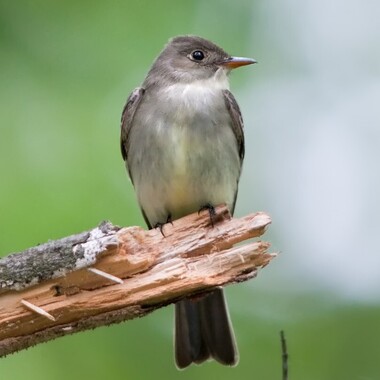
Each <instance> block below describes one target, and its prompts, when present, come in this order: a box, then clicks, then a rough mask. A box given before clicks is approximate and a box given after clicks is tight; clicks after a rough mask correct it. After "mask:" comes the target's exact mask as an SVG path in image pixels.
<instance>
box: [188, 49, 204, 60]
mask: <svg viewBox="0 0 380 380" xmlns="http://www.w3.org/2000/svg"><path fill="white" fill-rule="evenodd" d="M191 57H192V58H193V59H194V60H196V61H202V59H204V57H205V55H204V53H203V51H201V50H195V51H193V52H192V53H191Z"/></svg>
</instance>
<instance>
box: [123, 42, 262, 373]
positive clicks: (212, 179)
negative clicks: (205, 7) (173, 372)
mask: <svg viewBox="0 0 380 380" xmlns="http://www.w3.org/2000/svg"><path fill="white" fill-rule="evenodd" d="M253 63H256V61H255V60H254V59H251V58H243V57H234V56H231V55H230V54H228V53H227V52H225V51H224V50H223V49H222V48H220V47H219V46H217V45H216V44H214V43H213V42H211V41H209V40H207V39H204V38H202V37H198V36H194V35H181V36H176V37H173V38H172V39H170V40H169V42H168V43H167V44H166V46H165V47H164V49H163V50H162V51H161V53H160V54H159V55H158V56H157V58H156V59H155V60H154V62H153V64H152V66H151V68H150V70H149V71H148V74H147V76H146V78H145V80H144V81H143V83H142V85H141V86H140V87H137V88H136V89H135V90H133V91H132V93H131V94H130V96H129V97H128V99H127V102H126V104H125V106H124V109H123V112H122V117H121V136H120V146H121V154H122V157H123V159H124V161H125V165H126V168H127V171H128V173H129V177H130V179H131V182H132V184H133V186H134V189H135V193H136V196H137V200H138V203H139V206H140V208H141V212H142V215H143V217H144V219H145V221H146V223H147V226H148V227H149V228H150V229H152V228H157V227H160V229H161V232H162V227H163V226H164V225H165V224H166V223H169V222H171V223H172V222H173V221H175V220H176V219H178V218H181V217H183V216H185V215H188V214H191V213H193V212H196V211H198V212H199V211H201V210H208V211H209V213H210V217H211V218H212V216H213V214H214V213H215V209H214V207H215V206H216V205H219V204H222V203H224V204H226V205H227V206H228V208H229V210H230V212H231V214H233V212H234V209H235V203H236V197H237V193H238V183H239V178H240V174H241V169H242V164H243V159H244V151H245V147H244V130H243V119H242V115H241V112H240V109H239V106H238V104H237V102H236V100H235V97H234V96H233V95H232V93H231V92H230V90H229V77H228V76H229V73H230V72H231V70H232V69H235V68H237V67H241V66H245V65H250V64H253ZM174 335H175V343H174V351H175V362H176V365H177V367H178V368H179V369H183V368H186V367H187V366H189V365H190V364H192V363H195V364H200V363H202V362H204V361H206V360H209V359H210V360H211V359H214V360H216V361H217V362H219V363H221V364H224V365H228V366H234V365H236V364H237V362H238V357H239V354H238V350H237V345H236V340H235V335H234V332H233V328H232V324H231V321H230V317H229V313H228V308H227V304H226V301H225V297H224V294H223V290H222V289H221V288H216V289H215V290H212V291H211V292H209V293H207V294H206V295H204V296H203V297H199V296H197V297H193V298H185V299H183V300H180V301H179V302H177V303H176V304H175V329H174Z"/></svg>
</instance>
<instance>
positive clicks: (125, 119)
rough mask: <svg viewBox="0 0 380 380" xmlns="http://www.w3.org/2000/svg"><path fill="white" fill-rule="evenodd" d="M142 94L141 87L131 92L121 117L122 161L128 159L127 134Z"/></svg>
mask: <svg viewBox="0 0 380 380" xmlns="http://www.w3.org/2000/svg"><path fill="white" fill-rule="evenodd" d="M144 92H145V89H144V88H142V87H137V88H135V89H134V90H133V91H132V93H131V95H129V97H128V100H127V103H126V104H125V106H124V109H123V113H122V115H121V133H120V148H121V155H122V156H123V159H124V161H127V157H128V150H129V134H130V132H131V128H132V124H133V118H134V116H135V113H136V110H137V108H138V106H139V104H140V102H141V99H142V98H143V95H144ZM129 174H130V173H129ZM131 179H132V178H131Z"/></svg>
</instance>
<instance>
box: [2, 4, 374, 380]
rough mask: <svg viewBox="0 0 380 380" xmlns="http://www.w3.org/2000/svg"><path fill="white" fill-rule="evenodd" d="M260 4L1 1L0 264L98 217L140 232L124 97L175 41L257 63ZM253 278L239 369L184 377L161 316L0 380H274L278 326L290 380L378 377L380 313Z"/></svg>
mask: <svg viewBox="0 0 380 380" xmlns="http://www.w3.org/2000/svg"><path fill="white" fill-rule="evenodd" d="M254 7H255V4H252V3H251V2H250V1H248V0H246V1H244V0H239V1H235V2H227V1H225V0H224V1H216V0H215V1H210V0H207V1H200V0H198V1H182V2H175V1H172V0H161V1H158V2H153V1H146V0H145V1H137V0H135V1H125V2H121V1H110V2H101V1H91V2H90V1H79V2H78V1H65V2H55V1H43V0H35V1H14V2H11V1H0V56H1V59H0V83H1V86H0V115H1V116H0V117H1V119H0V181H1V185H0V213H1V214H0V215H1V217H0V236H1V239H0V255H6V254H8V253H10V252H12V251H18V250H22V249H24V248H27V247H29V246H33V245H36V244H38V243H41V242H44V241H47V240H48V239H55V238H59V237H63V236H66V235H69V234H72V233H77V232H80V231H82V230H85V229H88V228H91V227H93V226H94V225H96V224H97V223H98V222H100V221H101V220H102V219H110V220H112V222H114V223H116V224H120V225H135V224H140V225H143V220H142V217H141V215H140V212H139V209H138V206H137V204H136V201H135V198H134V194H133V189H132V186H131V184H130V183H129V180H128V179H127V175H126V172H125V169H124V166H123V162H122V160H121V156H120V152H119V142H118V139H119V120H120V113H121V109H122V107H123V104H124V102H125V99H126V97H127V96H128V94H129V92H130V91H131V90H132V89H133V88H134V87H135V86H137V85H139V83H140V82H141V81H142V80H143V77H144V75H145V73H146V71H147V69H148V68H149V65H150V63H151V62H152V60H153V58H154V57H155V56H156V54H157V53H158V51H159V50H160V49H161V48H162V46H163V44H164V43H165V42H166V41H167V39H168V38H169V37H171V36H174V35H177V34H185V33H192V34H198V35H202V36H204V37H206V38H209V39H211V40H214V41H215V42H217V43H219V44H220V45H222V46H223V47H224V48H225V49H226V50H227V51H230V52H232V53H234V54H237V55H247V56H254V57H255V55H254V49H255V47H256V48H257V49H260V52H261V54H265V49H266V47H265V46H263V43H262V42H260V41H259V39H258V38H256V37H255V36H256V35H258V34H259V32H258V33H253V31H254V28H255V25H254V24H253V23H252V18H251V15H252V14H253V11H252V10H253V8H254ZM257 21H260V20H257ZM259 24H260V25H261V27H263V24H265V20H264V21H263V20H261V23H259ZM251 35H254V37H253V42H252V37H251ZM268 50H269V47H268ZM263 72H265V71H263ZM244 75H245V74H244V73H243V72H242V73H237V74H236V75H235V76H234V78H235V79H232V81H233V86H235V87H238V85H239V83H241V82H242V81H243V80H244ZM264 79H265V78H261V80H264ZM258 80H260V77H259V79H258ZM278 245H279V246H281V243H278ZM281 260H283V258H280V259H278V260H277V263H275V264H273V265H275V266H278V265H280V263H281ZM270 271H271V268H270V267H269V268H267V269H266V270H265V271H264V272H263V273H262V274H261V276H262V275H264V274H265V277H267V278H268V277H270ZM257 281H260V276H259V278H258V279H257V280H254V281H252V282H251V283H250V284H244V285H239V286H235V287H233V288H231V289H228V292H227V293H228V296H229V300H230V306H231V314H232V318H233V321H234V325H235V330H236V335H237V338H238V342H239V349H240V353H241V359H240V364H239V365H238V367H236V368H233V369H231V368H224V367H222V366H220V365H218V364H215V363H209V364H205V365H203V366H200V367H192V368H190V369H188V370H186V371H184V372H178V371H177V370H176V368H175V366H174V363H173V358H172V310H171V308H166V309H164V310H161V311H158V312H156V313H154V314H152V315H150V316H149V317H146V318H144V319H141V320H134V321H130V322H128V323H125V324H121V325H118V326H112V327H109V328H101V329H98V330H96V331H91V332H86V333H82V334H77V335H75V336H72V337H66V338H62V339H59V340H56V341H54V342H51V343H48V344H43V345H40V346H38V347H36V348H33V349H30V350H28V351H25V352H21V353H19V354H16V355H12V356H10V357H8V358H6V359H2V360H1V361H0V378H1V379H5V380H19V379H30V380H33V379H39V380H43V379H52V378H53V379H56V380H59V379H67V377H70V378H71V379H87V378H88V379H93V380H95V379H104V378H112V379H129V378H136V379H146V378H165V379H171V378H179V377H181V378H183V379H193V378H197V379H219V380H222V379H230V378H231V377H235V378H236V379H250V378H252V379H280V378H281V352H280V339H279V331H280V330H281V329H284V330H285V333H286V338H287V340H288V349H289V354H290V363H289V365H290V374H291V378H292V379H307V380H314V379H315V380H319V379H324V380H328V379H331V380H333V379H334V380H339V379H378V378H380V365H379V364H378V342H379V341H380V332H379V329H378V328H377V324H378V320H379V319H380V310H379V308H375V307H372V308H371V307H367V306H365V305H363V306H361V305H347V304H343V303H341V301H338V300H336V299H333V297H331V296H330V297H327V298H326V296H322V295H319V294H309V293H308V295H302V293H300V292H299V291H297V292H285V291H282V289H281V285H280V286H279V288H275V287H274V288H273V289H268V290H265V289H262V288H261V289H260V290H259V291H255V282H257ZM0 307H1V304H0Z"/></svg>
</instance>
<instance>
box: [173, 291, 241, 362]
mask: <svg viewBox="0 0 380 380" xmlns="http://www.w3.org/2000/svg"><path fill="white" fill-rule="evenodd" d="M209 358H214V359H215V360H217V361H218V362H219V363H221V364H224V365H230V366H233V365H235V364H237V362H238V352H237V347H236V342H235V337H234V333H233V329H232V325H231V322H230V318H229V315H228V309H227V305H226V302H225V299H224V295H223V290H222V289H216V290H214V291H212V292H211V293H209V294H207V295H206V296H204V297H203V298H201V299H185V300H182V301H179V302H178V303H177V304H176V305H175V359H176V363H177V366H178V368H185V367H187V366H188V365H190V364H191V363H196V364H200V363H202V362H204V361H205V360H207V359H209Z"/></svg>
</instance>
